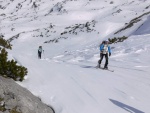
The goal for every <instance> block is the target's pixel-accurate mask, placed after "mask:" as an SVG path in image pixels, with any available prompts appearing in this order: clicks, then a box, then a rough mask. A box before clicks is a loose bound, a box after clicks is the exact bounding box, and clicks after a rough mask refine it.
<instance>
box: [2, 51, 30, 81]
mask: <svg viewBox="0 0 150 113" xmlns="http://www.w3.org/2000/svg"><path fill="white" fill-rule="evenodd" d="M7 56H8V53H7V51H6V50H5V48H3V49H2V50H1V53H0V75H2V76H5V77H10V78H12V79H14V80H19V81H22V80H23V79H24V76H25V75H27V73H28V72H27V68H25V67H23V66H19V65H17V62H16V61H14V60H11V61H8V60H7Z"/></svg>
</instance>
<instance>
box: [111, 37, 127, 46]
mask: <svg viewBox="0 0 150 113" xmlns="http://www.w3.org/2000/svg"><path fill="white" fill-rule="evenodd" d="M127 38H128V37H126V36H123V37H118V38H116V37H114V38H111V39H110V38H109V39H108V41H109V43H110V44H113V43H118V42H123V41H124V40H126V39H127Z"/></svg>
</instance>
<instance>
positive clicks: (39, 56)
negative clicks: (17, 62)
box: [38, 51, 42, 59]
mask: <svg viewBox="0 0 150 113" xmlns="http://www.w3.org/2000/svg"><path fill="white" fill-rule="evenodd" d="M41 54H42V53H41V52H40V51H38V58H39V59H41Z"/></svg>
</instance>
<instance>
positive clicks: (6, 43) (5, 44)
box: [0, 37, 12, 49]
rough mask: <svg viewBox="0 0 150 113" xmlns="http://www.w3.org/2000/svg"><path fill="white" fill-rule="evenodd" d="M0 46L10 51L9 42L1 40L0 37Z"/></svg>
mask: <svg viewBox="0 0 150 113" xmlns="http://www.w3.org/2000/svg"><path fill="white" fill-rule="evenodd" d="M0 46H2V47H4V48H7V49H12V45H11V44H10V43H9V41H7V40H5V39H3V38H2V37H0Z"/></svg>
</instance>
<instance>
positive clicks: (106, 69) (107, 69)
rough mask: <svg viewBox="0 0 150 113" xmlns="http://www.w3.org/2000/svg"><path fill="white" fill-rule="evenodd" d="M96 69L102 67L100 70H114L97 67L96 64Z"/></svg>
mask: <svg viewBox="0 0 150 113" xmlns="http://www.w3.org/2000/svg"><path fill="white" fill-rule="evenodd" d="M96 69H102V70H107V71H110V72H114V70H111V69H105V68H102V67H98V66H96Z"/></svg>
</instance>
